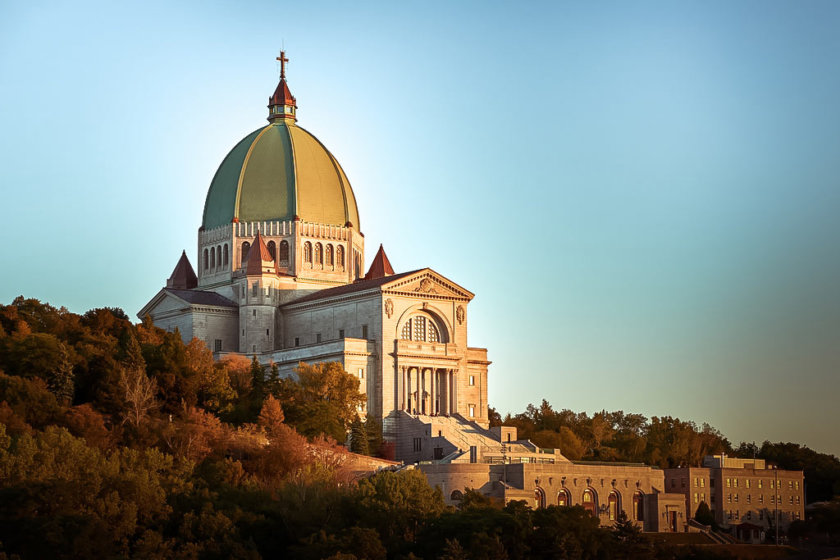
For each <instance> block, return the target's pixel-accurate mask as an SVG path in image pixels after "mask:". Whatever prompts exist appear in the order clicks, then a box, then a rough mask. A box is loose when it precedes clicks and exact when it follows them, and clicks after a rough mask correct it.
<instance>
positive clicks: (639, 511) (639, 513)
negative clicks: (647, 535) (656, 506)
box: [633, 490, 645, 521]
mask: <svg viewBox="0 0 840 560" xmlns="http://www.w3.org/2000/svg"><path fill="white" fill-rule="evenodd" d="M644 505H645V502H644V494H642V493H641V492H640V491H638V490H637V491H636V493H635V494H633V512H634V513H635V514H636V521H644V520H645V508H644Z"/></svg>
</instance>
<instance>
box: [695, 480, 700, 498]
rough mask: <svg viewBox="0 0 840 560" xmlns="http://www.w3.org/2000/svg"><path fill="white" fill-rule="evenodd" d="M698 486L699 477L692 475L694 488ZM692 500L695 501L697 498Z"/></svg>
mask: <svg viewBox="0 0 840 560" xmlns="http://www.w3.org/2000/svg"><path fill="white" fill-rule="evenodd" d="M698 486H700V479H698V478H697V477H696V476H695V477H694V487H695V488H697V487H698ZM694 501H695V502H696V501H697V500H694Z"/></svg>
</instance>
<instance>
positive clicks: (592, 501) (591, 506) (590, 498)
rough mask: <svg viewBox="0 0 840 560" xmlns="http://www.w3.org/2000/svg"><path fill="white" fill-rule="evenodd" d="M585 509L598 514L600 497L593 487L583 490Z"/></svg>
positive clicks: (591, 513)
mask: <svg viewBox="0 0 840 560" xmlns="http://www.w3.org/2000/svg"><path fill="white" fill-rule="evenodd" d="M583 509H585V510H586V511H588V512H589V514H590V515H594V516H596V517H597V516H598V498H597V497H596V496H595V491H594V490H593V489H592V488H587V489H586V490H584V491H583Z"/></svg>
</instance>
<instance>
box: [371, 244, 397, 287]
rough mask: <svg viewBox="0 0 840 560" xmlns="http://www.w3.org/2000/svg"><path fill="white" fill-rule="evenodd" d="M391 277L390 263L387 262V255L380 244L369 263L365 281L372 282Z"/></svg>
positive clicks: (392, 270) (392, 271) (392, 272)
mask: <svg viewBox="0 0 840 560" xmlns="http://www.w3.org/2000/svg"><path fill="white" fill-rule="evenodd" d="M393 275H394V269H393V268H392V267H391V263H390V262H389V261H388V255H386V254H385V249H383V248H382V244H381V243H380V244H379V250H378V251H377V252H376V256H375V257H373V262H372V263H370V269H368V272H367V274H365V280H374V279H376V278H384V277H385V276H393Z"/></svg>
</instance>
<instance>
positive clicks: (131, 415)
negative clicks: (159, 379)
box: [120, 369, 158, 430]
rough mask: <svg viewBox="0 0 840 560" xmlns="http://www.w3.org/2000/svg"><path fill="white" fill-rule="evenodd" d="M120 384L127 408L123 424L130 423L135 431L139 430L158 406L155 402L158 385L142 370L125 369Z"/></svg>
mask: <svg viewBox="0 0 840 560" xmlns="http://www.w3.org/2000/svg"><path fill="white" fill-rule="evenodd" d="M120 384H121V386H122V388H123V392H124V394H125V402H126V407H127V408H126V410H125V413H124V416H123V421H122V423H123V424H125V423H126V422H128V423H129V424H130V425H131V426H133V427H134V429H135V430H136V429H139V428H140V425H141V424H142V423H143V421H144V420H145V419H146V417H147V416H148V415H149V412H151V411H152V410H154V409H155V408H157V406H158V405H157V402H156V400H155V395H156V394H157V383H156V382H155V380H154V379H150V378H149V376H147V375H146V373H145V372H144V371H143V370H141V369H123V370H122V374H121V376H120Z"/></svg>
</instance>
